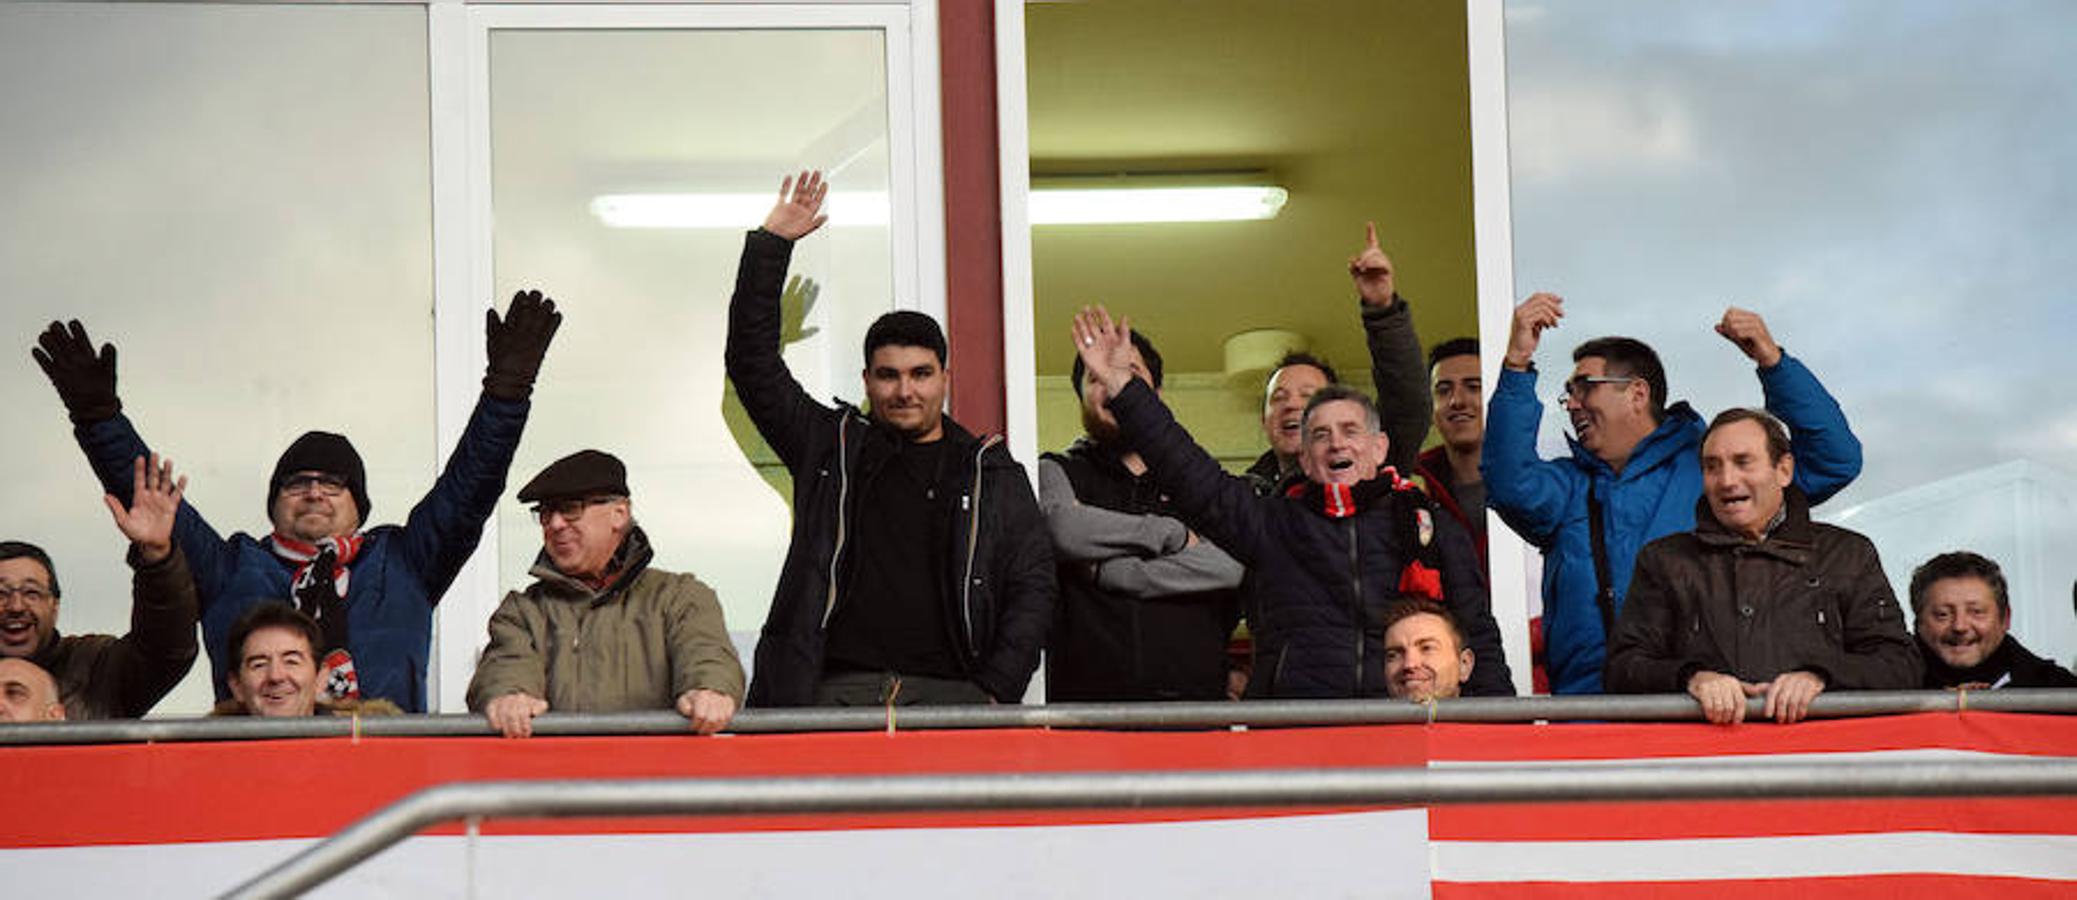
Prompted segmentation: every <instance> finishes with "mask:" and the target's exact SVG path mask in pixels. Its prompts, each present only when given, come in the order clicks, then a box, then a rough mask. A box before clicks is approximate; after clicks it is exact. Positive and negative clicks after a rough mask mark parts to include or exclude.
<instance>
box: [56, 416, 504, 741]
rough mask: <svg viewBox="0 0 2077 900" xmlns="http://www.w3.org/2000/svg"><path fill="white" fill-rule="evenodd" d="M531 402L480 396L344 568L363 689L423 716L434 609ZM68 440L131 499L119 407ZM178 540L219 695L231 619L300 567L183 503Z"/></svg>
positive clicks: (484, 513)
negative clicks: (406, 500) (398, 521)
mask: <svg viewBox="0 0 2077 900" xmlns="http://www.w3.org/2000/svg"><path fill="white" fill-rule="evenodd" d="M528 409H529V404H528V403H527V402H526V401H513V400H499V399H496V398H494V397H489V396H485V397H482V398H481V399H479V400H478V401H477V403H476V411H475V413H474V414H472V415H471V416H470V417H469V424H468V427H466V428H465V429H463V431H462V437H461V441H460V442H459V443H458V444H457V445H456V446H455V449H454V455H453V456H451V457H449V458H448V460H447V468H446V469H445V470H444V471H442V472H441V473H440V477H439V479H438V480H437V481H435V482H433V489H432V490H431V491H428V492H427V493H426V495H425V499H423V500H420V501H418V505H417V506H414V507H412V508H411V514H410V515H409V516H408V517H406V518H405V520H404V524H403V525H402V526H397V525H378V526H376V527H374V528H367V529H366V530H364V531H363V532H362V534H363V535H364V537H365V538H366V543H364V544H362V545H361V550H360V554H359V555H358V556H356V557H354V560H353V563H352V564H351V565H349V566H348V570H349V571H350V572H351V574H350V576H349V580H348V582H347V591H346V623H347V629H348V638H347V640H348V645H347V649H348V650H349V651H350V652H351V653H352V654H353V665H354V671H355V673H356V674H357V675H358V676H359V678H360V685H361V694H362V696H364V697H381V698H383V699H385V700H389V701H391V702H394V703H396V704H397V705H398V706H400V707H403V709H404V711H406V712H414V713H415V712H424V711H425V708H426V661H427V658H428V654H429V651H430V650H431V646H432V629H433V605H434V604H436V603H438V602H440V596H441V595H442V594H445V593H447V587H448V585H450V584H452V583H453V582H454V576H455V575H456V574H457V573H458V572H460V571H461V568H462V564H463V563H465V562H467V561H468V559H469V554H471V553H474V552H475V550H476V543H477V541H478V540H480V539H481V538H482V537H483V524H484V522H485V521H486V520H487V519H489V518H490V514H491V512H492V511H493V510H494V508H495V507H496V505H497V501H498V496H499V495H500V494H503V493H504V491H505V472H506V470H507V469H509V468H511V466H512V455H513V453H514V451H516V450H517V449H518V448H519V435H520V432H521V431H522V430H524V428H525V427H526V417H527V410H528ZM74 436H75V437H77V438H78V439H79V447H80V449H81V450H84V451H86V455H87V459H88V461H90V462H92V463H93V466H94V474H95V476H97V477H99V478H100V479H101V487H102V488H103V489H104V490H106V491H108V492H109V493H111V494H114V495H115V496H116V497H117V498H119V499H121V500H122V501H123V503H124V504H125V505H127V504H128V503H129V502H130V488H131V479H132V472H133V468H132V466H133V465H134V464H133V463H132V460H134V459H136V458H137V457H138V456H141V455H144V454H146V453H149V452H151V451H150V450H149V449H147V448H146V447H145V444H144V440H143V439H142V438H140V437H138V436H137V429H136V428H135V427H134V426H132V425H131V424H130V420H129V418H128V417H126V416H123V415H120V414H119V415H116V416H115V417H114V418H110V419H104V420H102V421H100V422H94V423H91V424H87V425H81V426H78V427H77V428H75V429H74ZM366 512H367V511H366V510H363V511H362V514H363V515H366ZM173 536H174V540H175V541H176V542H178V543H179V545H180V548H181V550H182V551H184V552H185V553H186V554H187V558H188V567H189V568H190V569H192V570H193V571H194V574H195V590H196V592H197V593H198V594H199V595H200V599H201V603H202V646H203V648H204V649H206V650H208V651H209V670H210V678H211V680H212V682H213V683H214V685H215V687H216V695H217V699H219V700H221V699H223V698H224V697H226V696H228V688H227V687H226V685H225V683H224V675H225V674H226V673H227V672H228V671H229V668H230V666H231V664H232V663H233V662H234V660H232V659H231V658H230V657H231V651H230V648H229V647H227V646H226V645H227V644H228V642H229V641H230V632H231V625H232V623H234V622H236V621H237V620H238V616H239V615H240V614H242V613H244V612H245V611H246V610H247V609H249V608H251V607H252V606H254V605H256V604H259V603H262V602H266V601H276V602H287V601H289V596H290V595H289V582H290V580H291V579H292V578H293V577H294V576H295V568H294V567H293V566H291V565H290V564H289V563H287V562H285V561H283V560H282V559H280V558H279V557H277V556H275V555H274V553H273V552H272V551H271V550H270V549H269V546H268V544H267V543H266V542H265V541H263V540H256V539H254V538H253V537H252V536H250V535H247V534H245V533H244V532H239V533H236V534H233V535H231V536H230V537H229V538H224V537H222V536H220V535H219V534H218V533H217V530H216V529H215V528H213V527H211V526H210V524H209V522H208V521H207V520H205V519H203V518H202V514H201V513H200V512H197V511H196V510H195V508H194V507H193V506H191V505H189V504H188V503H187V501H185V500H183V501H181V504H180V517H179V519H178V520H176V522H175V523H174V531H173Z"/></svg>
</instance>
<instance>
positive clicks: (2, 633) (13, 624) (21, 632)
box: [0, 618, 36, 640]
mask: <svg viewBox="0 0 2077 900" xmlns="http://www.w3.org/2000/svg"><path fill="white" fill-rule="evenodd" d="M35 630H36V622H35V620H33V619H28V618H19V619H8V620H6V621H4V622H0V637H4V638H6V639H8V640H19V639H21V638H24V637H27V636H29V634H30V633H31V632H33V631H35Z"/></svg>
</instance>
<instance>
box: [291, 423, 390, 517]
mask: <svg viewBox="0 0 2077 900" xmlns="http://www.w3.org/2000/svg"><path fill="white" fill-rule="evenodd" d="M297 472H323V473H325V474H326V475H336V476H338V477H340V478H342V479H345V481H346V490H347V491H348V492H349V493H351V494H353V503H354V505H355V506H357V507H359V508H360V519H361V521H362V522H366V521H368V508H369V506H368V470H367V468H366V467H364V466H363V465H361V455H360V454H359V453H356V452H354V449H353V442H352V441H349V440H347V439H346V436H345V435H340V434H333V433H331V432H329V431H306V432H304V433H303V436H302V437H299V438H296V441H295V443H293V444H290V445H288V449H287V450H283V451H281V459H280V460H279V461H277V462H275V463H274V477H273V478H270V479H268V481H267V515H268V516H269V517H270V518H271V517H272V516H273V515H274V498H276V497H279V496H281V486H282V485H284V484H287V483H288V480H289V477H290V476H293V475H295V474H296V473H297Z"/></svg>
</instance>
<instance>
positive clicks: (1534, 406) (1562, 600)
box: [1479, 353, 1861, 694]
mask: <svg viewBox="0 0 2077 900" xmlns="http://www.w3.org/2000/svg"><path fill="white" fill-rule="evenodd" d="M1759 376H1760V389H1761V392H1762V394H1763V396H1764V397H1765V399H1766V405H1767V411H1768V412H1771V413H1773V414H1774V415H1775V416H1776V417H1778V418H1780V419H1781V421H1782V423H1783V424H1786V425H1787V426H1788V429H1789V441H1790V446H1791V447H1792V448H1793V450H1792V451H1791V452H1793V453H1794V454H1795V457H1796V475H1795V484H1796V486H1797V487H1800V488H1802V489H1803V493H1804V494H1806V495H1808V496H1809V497H1810V498H1811V501H1810V502H1811V503H1812V504H1813V505H1815V504H1817V503H1820V502H1822V501H1823V500H1825V499H1826V498H1828V497H1831V496H1832V495H1833V494H1836V493H1838V492H1839V491H1840V490H1841V489H1843V488H1845V487H1846V486H1847V485H1848V484H1851V483H1853V480H1854V478H1855V477H1856V476H1858V475H1860V473H1861V442H1860V439H1859V438H1856V437H1854V434H1853V430H1852V429H1851V428H1849V427H1847V424H1846V414H1845V413H1844V412H1842V411H1841V410H1840V409H1839V403H1838V401H1836V400H1834V399H1832V395H1831V394H1829V393H1827V392H1826V391H1825V389H1824V386H1823V385H1821V384H1819V383H1818V381H1817V376H1815V375H1812V374H1810V370H1809V369H1807V368H1805V367H1804V366H1803V364H1802V363H1801V362H1799V361H1797V360H1796V359H1794V358H1793V357H1790V356H1789V355H1788V354H1786V353H1784V354H1782V357H1781V361H1780V362H1778V363H1776V364H1774V365H1773V366H1772V367H1767V368H1762V369H1760V370H1759ZM1542 419H1543V403H1542V402H1541V401H1539V400H1537V399H1536V373H1535V372H1534V371H1533V370H1532V371H1528V372H1516V371H1513V370H1510V369H1507V368H1504V367H1503V368H1502V369H1501V370H1500V383H1499V385H1498V386H1497V387H1495V388H1494V390H1493V399H1492V403H1491V406H1490V407H1489V408H1488V409H1487V411H1486V442H1485V450H1484V454H1483V456H1482V458H1481V459H1480V462H1479V472H1480V474H1482V475H1483V476H1484V477H1485V481H1486V503H1487V505H1489V506H1491V507H1492V508H1493V509H1494V510H1496V511H1498V512H1499V513H1500V517H1501V518H1502V519H1503V520H1505V521H1506V522H1507V524H1508V526H1509V527H1511V528H1513V529H1514V531H1515V533H1516V534H1519V535H1521V536H1522V538H1523V539H1524V540H1527V541H1528V542H1529V543H1530V544H1533V545H1535V547H1536V549H1538V550H1540V551H1542V552H1543V640H1544V649H1545V654H1546V667H1547V670H1548V673H1549V675H1550V685H1551V691H1552V693H1557V694H1595V693H1600V692H1601V668H1602V661H1603V654H1604V653H1605V649H1606V647H1605V643H1606V637H1607V636H1606V635H1605V634H1604V633H1603V631H1602V626H1601V611H1600V609H1599V608H1598V607H1597V606H1596V604H1595V602H1594V595H1595V594H1596V593H1597V585H1598V583H1599V582H1598V581H1597V579H1596V578H1595V575H1594V550H1593V538H1592V537H1591V533H1590V530H1589V527H1588V523H1587V492H1588V491H1589V490H1591V491H1593V493H1594V496H1596V497H1598V498H1599V499H1600V501H1601V511H1602V517H1603V523H1602V524H1603V535H1604V537H1605V539H1606V541H1607V544H1608V566H1609V575H1610V580H1611V581H1613V582H1614V585H1613V588H1614V590H1615V611H1616V612H1617V613H1618V614H1620V613H1621V611H1622V604H1623V597H1624V596H1625V594H1626V593H1627V592H1628V590H1629V587H1630V569H1631V566H1632V564H1633V563H1635V562H1636V559H1637V551H1638V550H1639V549H1641V548H1642V547H1643V546H1644V545H1645V544H1648V543H1650V542H1652V541H1653V540H1656V539H1658V538H1661V537H1665V536H1666V535H1669V534H1674V533H1676V532H1682V531H1687V530H1689V529H1691V528H1693V527H1694V526H1695V503H1696V501H1697V500H1699V499H1701V497H1702V458H1701V446H1702V432H1703V431H1704V428H1705V426H1704V423H1703V421H1702V417H1701V416H1699V415H1697V414H1696V413H1695V411H1694V410H1693V409H1692V408H1690V407H1689V406H1688V405H1687V404H1686V403H1676V404H1674V405H1673V406H1672V407H1671V408H1669V409H1667V411H1666V418H1665V420H1664V421H1661V422H1660V423H1659V427H1658V428H1657V429H1656V430H1654V431H1653V432H1652V433H1651V434H1649V435H1647V436H1645V438H1644V440H1642V441H1640V442H1638V444H1637V447H1636V449H1635V450H1633V451H1631V453H1630V459H1629V461H1628V462H1627V463H1625V464H1624V466H1623V471H1622V474H1620V475H1618V474H1616V473H1615V471H1614V470H1613V469H1610V468H1609V466H1608V464H1607V463H1606V462H1603V461H1602V460H1601V458H1600V457H1597V456H1595V455H1594V454H1592V453H1589V452H1587V450H1586V449H1585V448H1583V447H1581V446H1580V445H1579V443H1578V442H1577V441H1572V440H1570V439H1569V438H1568V440H1567V443H1569V444H1571V446H1572V455H1571V456H1570V457H1566V458H1563V459H1551V460H1546V459H1541V458H1539V457H1537V455H1536V428H1537V424H1538V423H1539V422H1541V421H1542Z"/></svg>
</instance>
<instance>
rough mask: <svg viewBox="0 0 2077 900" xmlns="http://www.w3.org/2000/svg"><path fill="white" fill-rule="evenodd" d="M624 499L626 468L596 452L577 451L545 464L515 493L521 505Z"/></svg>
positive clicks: (615, 458)
mask: <svg viewBox="0 0 2077 900" xmlns="http://www.w3.org/2000/svg"><path fill="white" fill-rule="evenodd" d="M626 496H628V490H627V466H625V465H622V464H621V462H620V460H619V459H618V458H617V457H615V456H614V455H613V454H611V453H606V452H603V451H599V450H579V451H577V452H575V453H572V454H570V455H568V456H565V457H563V458H562V459H558V460H556V461H555V462H552V463H549V464H548V468H545V469H542V470H541V474H539V475H536V476H534V480H532V481H529V482H527V483H526V486H525V487H522V488H520V489H519V502H521V503H541V502H551V501H555V500H582V499H585V498H588V497H626Z"/></svg>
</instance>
